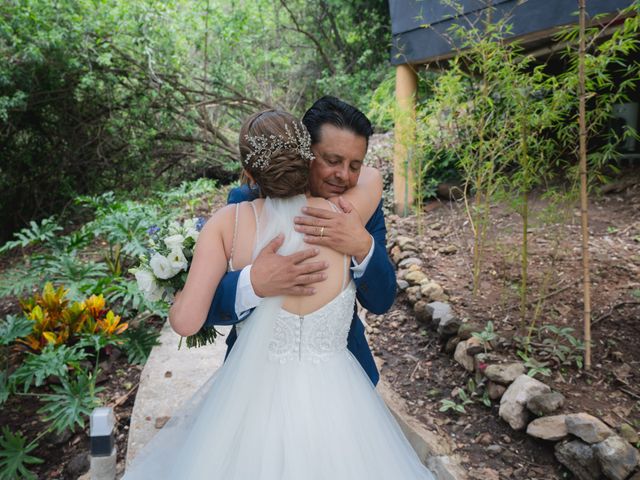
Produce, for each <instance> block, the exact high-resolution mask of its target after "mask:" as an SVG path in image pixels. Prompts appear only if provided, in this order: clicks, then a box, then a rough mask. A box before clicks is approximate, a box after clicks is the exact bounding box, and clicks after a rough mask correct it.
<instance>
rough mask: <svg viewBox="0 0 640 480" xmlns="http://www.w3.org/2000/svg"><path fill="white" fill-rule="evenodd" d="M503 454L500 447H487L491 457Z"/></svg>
mask: <svg viewBox="0 0 640 480" xmlns="http://www.w3.org/2000/svg"><path fill="white" fill-rule="evenodd" d="M500 452H502V447H501V446H500V445H489V446H488V447H487V453H488V454H489V455H491V456H495V455H498V454H499V453H500Z"/></svg>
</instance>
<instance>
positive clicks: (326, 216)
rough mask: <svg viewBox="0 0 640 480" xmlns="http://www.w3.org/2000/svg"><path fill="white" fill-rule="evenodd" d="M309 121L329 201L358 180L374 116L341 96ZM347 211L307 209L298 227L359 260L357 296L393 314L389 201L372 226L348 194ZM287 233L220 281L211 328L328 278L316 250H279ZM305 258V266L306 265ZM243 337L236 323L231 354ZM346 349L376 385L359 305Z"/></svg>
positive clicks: (313, 180)
mask: <svg viewBox="0 0 640 480" xmlns="http://www.w3.org/2000/svg"><path fill="white" fill-rule="evenodd" d="M302 122H303V123H304V124H305V126H306V127H307V129H308V130H309V133H310V135H311V151H312V152H313V154H314V156H315V159H314V160H313V161H312V162H311V165H310V179H309V187H310V190H311V194H312V195H314V196H317V197H324V198H330V197H335V196H339V195H341V194H342V193H344V192H345V191H346V190H348V189H349V188H351V187H353V186H355V185H356V183H357V182H358V176H359V175H360V168H361V166H362V162H363V160H364V157H365V155H366V153H367V147H368V143H369V137H370V136H371V134H372V133H373V129H372V128H371V123H370V122H369V120H368V119H367V117H366V116H365V115H364V114H363V113H362V112H360V111H359V110H358V109H356V108H355V107H353V106H351V105H349V104H347V103H345V102H342V101H341V100H338V99H337V98H335V97H323V98H321V99H319V100H318V101H316V102H315V103H314V104H313V106H312V107H311V108H310V109H309V110H308V111H307V113H305V115H304V117H303V119H302ZM258 194H259V192H258V191H257V189H252V188H250V187H249V186H247V185H243V186H242V187H238V188H235V189H233V190H232V191H231V192H230V193H229V198H228V202H229V203H238V202H242V201H245V200H253V199H254V198H256V197H257V196H258ZM338 203H339V205H340V207H341V209H342V212H333V211H328V210H323V209H316V208H306V209H305V210H304V211H303V213H304V216H303V214H302V213H301V216H300V217H297V218H296V230H298V231H299V232H302V233H304V234H305V242H306V243H308V244H310V245H325V246H328V247H331V248H333V249H334V250H337V251H339V252H341V253H344V254H346V255H350V256H351V258H352V267H351V270H352V277H353V279H354V282H355V284H356V288H357V298H358V301H359V302H360V304H361V305H362V306H363V307H364V308H366V309H367V310H369V311H371V312H373V313H376V314H381V313H384V312H386V311H387V310H388V309H389V308H390V307H391V305H392V304H393V301H394V300H395V295H396V279H395V271H394V268H393V265H392V263H391V262H390V260H389V257H388V255H387V250H386V246H385V244H386V232H387V229H386V226H385V222H384V215H383V213H382V201H381V202H380V204H379V205H378V208H377V210H376V211H375V213H374V214H373V216H372V217H371V219H370V220H369V221H368V222H367V224H366V225H365V226H363V225H362V221H361V220H360V217H359V215H358V213H357V212H356V211H355V210H353V207H352V206H351V205H350V204H349V203H348V202H347V201H346V200H344V199H342V198H339V201H338ZM282 241H283V239H282V238H279V237H277V238H275V239H274V240H272V241H271V242H270V243H269V244H268V245H267V246H266V247H264V249H263V250H262V251H261V252H260V253H259V254H258V256H257V257H256V258H255V260H254V262H253V264H252V265H249V266H247V267H245V268H244V269H242V270H240V271H236V272H228V273H227V274H226V275H225V276H224V277H223V279H222V281H221V282H220V285H219V286H218V289H217V290H216V293H215V296H214V298H213V301H212V303H211V307H210V309H209V314H208V316H207V321H206V323H205V324H206V325H235V324H236V323H238V322H239V321H241V320H242V319H244V318H245V317H246V316H247V315H248V314H249V313H250V312H251V311H252V309H253V308H255V307H256V306H257V305H258V304H259V302H260V299H261V298H264V297H272V296H279V295H310V294H312V293H313V292H314V290H313V287H312V286H311V284H313V283H317V282H319V281H322V280H323V278H324V274H323V270H324V269H325V268H326V265H325V264H324V263H323V262H313V261H311V262H304V261H305V260H307V259H310V258H312V257H314V256H315V255H317V251H316V250H315V249H314V248H308V249H306V250H304V251H301V252H297V253H294V254H292V255H288V256H281V255H278V254H277V250H278V248H280V246H281V245H282ZM303 262H304V263H303ZM235 340H236V331H235V327H234V328H233V329H232V330H231V332H230V334H229V336H228V338H227V345H228V349H227V355H228V354H229V351H231V349H232V348H233V344H234V343H235ZM347 347H348V348H349V350H350V351H351V353H352V354H353V355H354V356H355V358H356V359H357V360H358V361H359V362H360V365H362V368H363V369H364V370H365V371H366V372H367V375H368V376H369V378H370V379H371V381H372V383H373V384H374V385H375V384H377V382H378V379H379V374H378V370H377V368H376V365H375V363H374V360H373V355H372V354H371V349H370V348H369V345H368V344H367V340H366V338H365V334H364V326H363V324H362V322H361V321H360V319H359V318H358V316H357V311H356V309H355V308H354V313H353V320H352V322H351V328H350V330H349V336H348V342H347Z"/></svg>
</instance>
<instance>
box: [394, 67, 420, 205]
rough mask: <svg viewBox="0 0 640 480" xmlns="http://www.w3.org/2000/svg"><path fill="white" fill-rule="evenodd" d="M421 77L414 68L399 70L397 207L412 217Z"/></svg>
mask: <svg viewBox="0 0 640 480" xmlns="http://www.w3.org/2000/svg"><path fill="white" fill-rule="evenodd" d="M417 89H418V75H417V74H416V71H415V70H414V69H413V67H412V66H411V65H398V66H397V67H396V109H395V144H394V149H393V189H394V192H395V194H394V207H395V211H396V213H397V214H398V215H402V216H405V215H408V214H409V213H410V210H411V205H412V204H413V201H414V185H415V182H414V174H413V156H414V155H413V149H414V144H415V132H416V93H417Z"/></svg>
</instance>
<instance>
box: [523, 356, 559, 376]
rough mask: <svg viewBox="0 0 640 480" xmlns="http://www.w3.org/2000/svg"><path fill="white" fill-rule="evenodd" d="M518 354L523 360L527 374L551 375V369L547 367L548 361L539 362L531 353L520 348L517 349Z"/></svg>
mask: <svg viewBox="0 0 640 480" xmlns="http://www.w3.org/2000/svg"><path fill="white" fill-rule="evenodd" d="M517 354H518V356H519V357H520V358H521V359H522V360H523V361H524V366H525V368H526V369H527V375H529V376H530V377H535V376H536V375H538V374H540V375H543V376H545V377H548V376H549V375H551V369H550V368H549V367H548V365H549V362H540V361H538V360H536V359H535V358H534V357H533V355H529V354H527V353H526V352H523V351H522V350H518V352H517Z"/></svg>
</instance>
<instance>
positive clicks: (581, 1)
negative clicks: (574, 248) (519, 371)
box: [578, 0, 591, 370]
mask: <svg viewBox="0 0 640 480" xmlns="http://www.w3.org/2000/svg"><path fill="white" fill-rule="evenodd" d="M585 4H586V0H578V9H579V10H578V11H579V21H580V39H579V42H580V50H579V53H578V77H579V78H578V90H579V91H578V94H579V96H580V102H579V104H578V123H579V129H580V147H579V148H580V150H579V152H580V218H581V220H582V221H581V226H582V281H583V295H584V312H583V324H584V368H585V370H591V279H590V274H589V203H588V202H589V197H588V195H589V194H588V192H587V184H588V181H587V107H586V104H587V95H586V91H585V90H586V87H585V83H586V80H585V71H584V63H585V55H586V52H585V51H586V47H585V43H586V40H585V30H586V5H585Z"/></svg>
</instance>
